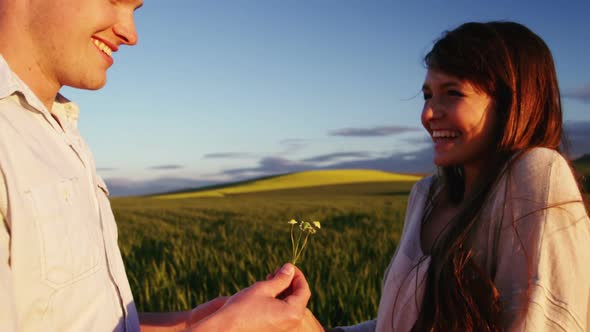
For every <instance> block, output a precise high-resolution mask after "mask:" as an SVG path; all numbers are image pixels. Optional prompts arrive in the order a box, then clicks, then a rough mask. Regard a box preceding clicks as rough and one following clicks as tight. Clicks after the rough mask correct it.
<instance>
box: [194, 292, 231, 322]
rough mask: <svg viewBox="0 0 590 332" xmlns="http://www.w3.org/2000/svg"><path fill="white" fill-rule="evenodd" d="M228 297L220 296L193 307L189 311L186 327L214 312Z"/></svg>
mask: <svg viewBox="0 0 590 332" xmlns="http://www.w3.org/2000/svg"><path fill="white" fill-rule="evenodd" d="M228 299H229V296H220V297H218V298H215V299H213V300H211V301H209V302H206V303H203V304H200V305H198V306H197V307H195V308H194V309H192V310H191V311H190V312H189V317H188V319H187V325H186V327H190V326H192V325H194V324H196V323H197V322H198V321H200V320H201V319H203V318H205V317H207V316H209V315H211V314H212V313H214V312H216V311H217V310H218V309H219V308H221V307H223V305H224V304H225V302H227V300H228Z"/></svg>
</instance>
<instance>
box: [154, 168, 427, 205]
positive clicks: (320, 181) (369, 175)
mask: <svg viewBox="0 0 590 332" xmlns="http://www.w3.org/2000/svg"><path fill="white" fill-rule="evenodd" d="M419 179H420V176H416V175H407V174H396V173H389V172H383V171H377V170H356V169H353V170H319V171H305V172H299V173H292V174H286V175H281V176H277V177H273V178H270V179H262V180H258V181H254V182H250V183H245V184H238V185H235V186H229V187H224V188H218V189H211V190H202V191H194V192H187V193H178V194H167V195H159V196H155V198H161V199H179V198H193V197H223V196H225V195H231V194H246V193H253V192H261V191H271V190H283V189H296V188H306V187H317V186H328V185H338V184H351V183H366V182H398V181H418V180H419Z"/></svg>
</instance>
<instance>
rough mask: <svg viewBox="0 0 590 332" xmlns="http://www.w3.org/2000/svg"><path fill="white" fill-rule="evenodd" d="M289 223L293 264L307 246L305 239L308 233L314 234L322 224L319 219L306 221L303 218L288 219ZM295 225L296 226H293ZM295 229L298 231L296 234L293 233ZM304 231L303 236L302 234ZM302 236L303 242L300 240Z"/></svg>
mask: <svg viewBox="0 0 590 332" xmlns="http://www.w3.org/2000/svg"><path fill="white" fill-rule="evenodd" d="M289 224H290V225H291V246H292V249H293V257H292V258H291V263H293V265H295V264H296V263H297V261H298V260H299V259H300V258H301V257H302V256H303V251H304V250H305V247H306V246H307V240H308V238H309V235H311V234H315V233H316V232H317V231H318V230H320V228H322V225H321V224H320V222H319V221H312V222H308V221H303V220H302V221H297V220H295V219H291V221H289ZM295 225H298V226H297V227H295ZM295 231H296V232H297V233H298V234H297V235H295V234H294V233H295ZM304 233H305V237H304V236H303V234H304ZM295 237H297V240H295ZM302 238H303V243H302V242H301V239H302Z"/></svg>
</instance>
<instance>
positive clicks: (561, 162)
mask: <svg viewBox="0 0 590 332" xmlns="http://www.w3.org/2000/svg"><path fill="white" fill-rule="evenodd" d="M509 163H510V164H509V170H508V174H509V176H508V177H507V178H508V180H509V181H510V188H511V191H512V193H513V194H517V195H518V196H520V197H523V196H524V197H529V198H532V196H535V197H536V198H537V199H541V200H543V201H548V200H549V201H551V200H552V197H557V196H561V199H563V198H564V197H563V195H565V196H568V197H569V199H576V198H577V196H579V195H580V193H579V189H578V185H577V182H576V180H575V177H574V174H573V172H572V170H571V168H570V166H569V163H568V162H567V161H566V159H565V158H564V157H563V156H562V155H561V154H560V153H559V152H558V151H556V150H553V149H548V148H541V147H536V148H533V149H530V150H526V151H523V152H520V153H517V154H515V156H514V157H513V158H512V159H511V160H510V162H509ZM556 193H557V194H556ZM537 196H538V197H537Z"/></svg>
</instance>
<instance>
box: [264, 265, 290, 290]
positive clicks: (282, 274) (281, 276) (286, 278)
mask: <svg viewBox="0 0 590 332" xmlns="http://www.w3.org/2000/svg"><path fill="white" fill-rule="evenodd" d="M294 274H295V266H293V264H291V263H287V264H285V265H283V266H282V267H281V268H280V269H279V271H278V272H277V273H276V274H275V275H274V276H273V277H272V278H271V279H269V280H267V281H261V282H260V286H259V287H262V289H263V291H264V292H265V293H266V294H268V295H270V296H272V297H276V296H277V295H279V294H280V293H282V292H283V291H284V290H285V289H287V288H288V287H289V285H291V281H292V280H293V275H294Z"/></svg>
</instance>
